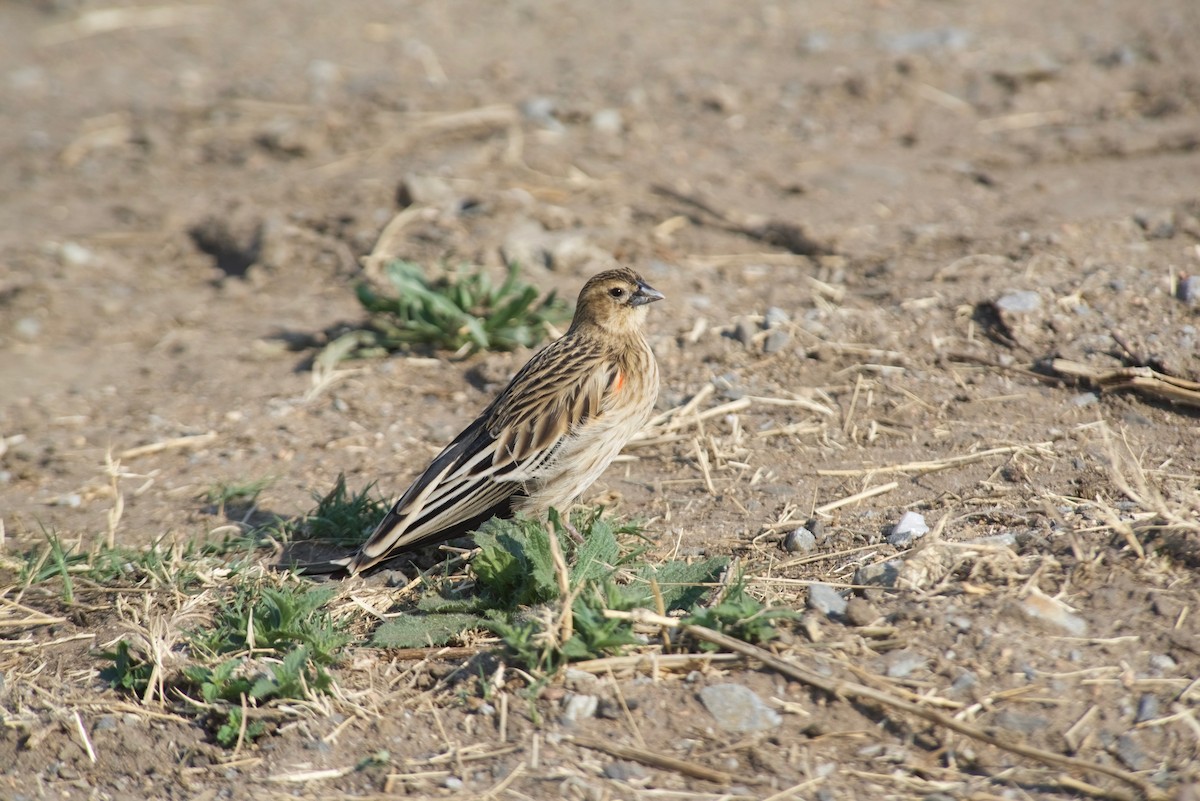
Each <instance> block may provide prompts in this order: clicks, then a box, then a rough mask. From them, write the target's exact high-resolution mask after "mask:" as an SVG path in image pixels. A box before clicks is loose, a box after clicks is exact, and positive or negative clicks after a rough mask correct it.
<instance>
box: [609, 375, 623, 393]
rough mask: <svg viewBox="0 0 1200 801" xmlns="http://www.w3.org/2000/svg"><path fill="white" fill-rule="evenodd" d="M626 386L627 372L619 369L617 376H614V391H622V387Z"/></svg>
mask: <svg viewBox="0 0 1200 801" xmlns="http://www.w3.org/2000/svg"><path fill="white" fill-rule="evenodd" d="M624 386H625V373H624V371H622V370H618V371H617V374H616V375H615V376H613V380H612V391H613V392H620V391H621V388H622V387H624Z"/></svg>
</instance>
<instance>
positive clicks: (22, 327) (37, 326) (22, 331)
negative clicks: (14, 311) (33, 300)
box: [13, 317, 42, 341]
mask: <svg viewBox="0 0 1200 801" xmlns="http://www.w3.org/2000/svg"><path fill="white" fill-rule="evenodd" d="M13 329H14V331H15V333H16V335H17V336H18V337H20V338H21V339H24V340H26V341H30V340H34V339H37V338H38V335H39V334H41V333H42V322H41V320H39V319H38V318H36V317H22V318H21V319H20V320H17V324H16V325H14V326H13Z"/></svg>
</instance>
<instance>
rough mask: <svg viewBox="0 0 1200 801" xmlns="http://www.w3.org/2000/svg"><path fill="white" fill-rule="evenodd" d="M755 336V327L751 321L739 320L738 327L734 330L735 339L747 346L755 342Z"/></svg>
mask: <svg viewBox="0 0 1200 801" xmlns="http://www.w3.org/2000/svg"><path fill="white" fill-rule="evenodd" d="M754 334H755V330H754V326H753V325H752V324H751V323H750V321H749V320H738V324H737V326H736V327H735V328H734V329H733V338H734V339H736V340H737V341H738V342H741V343H742V344H743V345H747V346H748V345H749V344H750V343H751V342H753V341H754Z"/></svg>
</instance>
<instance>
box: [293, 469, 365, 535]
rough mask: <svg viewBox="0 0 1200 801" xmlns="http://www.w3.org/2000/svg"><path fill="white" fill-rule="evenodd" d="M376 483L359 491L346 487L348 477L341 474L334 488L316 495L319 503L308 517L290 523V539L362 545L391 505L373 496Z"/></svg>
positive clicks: (315, 498)
mask: <svg viewBox="0 0 1200 801" xmlns="http://www.w3.org/2000/svg"><path fill="white" fill-rule="evenodd" d="M374 488H375V483H374V482H371V483H370V484H368V485H367V486H365V487H363V488H362V489H361V490H359V491H358V492H350V490H348V489H347V488H346V476H345V474H344V473H339V474H338V477H337V481H335V482H334V485H333V488H332V489H331V490H329V492H327V493H325V494H324V495H319V494H314V495H313V499H314V500H316V502H317V506H316V508H315V509H313V510H312V511H311V512H309V513H308V514H307V515H305V516H304V517H302V518H300V519H299V520H296V521H294V522H289V523H288V524H286V526H285V529H284V539H285V541H286V540H320V541H321V542H325V543H328V544H330V545H337V546H341V547H350V546H356V545H360V544H362V541H363V539H364V538H365V536H366V534H367V533H368V532H370V531H371V530H372V529H374V528H375V526H376V525H378V523H379V521H380V520H382V519H383V516H384V515H385V514H387V510H388V507H389V504H388V503H387V502H386V501H385V500H383V499H382V498H378V497H372V496H371V491H372V490H373V489H374Z"/></svg>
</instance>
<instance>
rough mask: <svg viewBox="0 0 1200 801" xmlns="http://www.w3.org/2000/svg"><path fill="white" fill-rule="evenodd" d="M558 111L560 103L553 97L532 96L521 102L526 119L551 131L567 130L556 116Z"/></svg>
mask: <svg viewBox="0 0 1200 801" xmlns="http://www.w3.org/2000/svg"><path fill="white" fill-rule="evenodd" d="M557 111H558V104H557V103H556V102H554V98H551V97H531V98H530V99H529V100H526V101H525V102H523V103H522V104H521V113H522V114H523V115H525V118H526V119H528V120H530V121H531V122H535V123H537V124H538V125H540V126H542V127H543V128H546V129H547V130H551V131H562V130H565V129H564V127H563V124H562V123H561V122H559V121H558V119H557V118H556V117H555V116H554V115H555V113H556V112H557Z"/></svg>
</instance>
